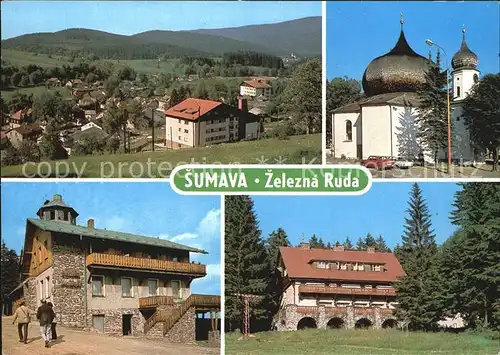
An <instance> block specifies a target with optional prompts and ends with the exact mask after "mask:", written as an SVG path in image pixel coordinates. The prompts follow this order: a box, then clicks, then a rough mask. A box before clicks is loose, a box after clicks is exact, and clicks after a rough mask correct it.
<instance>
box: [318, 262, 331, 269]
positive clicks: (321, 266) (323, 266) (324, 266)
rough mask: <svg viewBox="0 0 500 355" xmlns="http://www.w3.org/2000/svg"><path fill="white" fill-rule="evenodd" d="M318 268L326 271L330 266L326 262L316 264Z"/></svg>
mask: <svg viewBox="0 0 500 355" xmlns="http://www.w3.org/2000/svg"><path fill="white" fill-rule="evenodd" d="M316 267H317V268H318V269H326V268H327V267H328V264H327V263H326V262H324V261H318V262H317V263H316Z"/></svg>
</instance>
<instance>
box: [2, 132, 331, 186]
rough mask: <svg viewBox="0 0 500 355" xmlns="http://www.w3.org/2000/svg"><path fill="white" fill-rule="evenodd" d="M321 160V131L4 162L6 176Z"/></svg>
mask: <svg viewBox="0 0 500 355" xmlns="http://www.w3.org/2000/svg"><path fill="white" fill-rule="evenodd" d="M218 163H223V164H230V163H232V164H238V163H240V164H259V163H260V164H280V163H281V164H302V163H305V164H321V134H314V135H302V136H292V137H290V138H289V139H287V140H280V139H277V138H270V139H262V140H258V141H248V142H245V141H243V142H235V143H227V144H219V145H214V146H208V147H201V148H188V149H180V150H163V151H155V152H142V153H135V154H103V155H88V156H70V158H69V159H65V160H58V161H47V162H40V163H29V164H27V165H26V166H25V167H24V169H23V165H15V166H3V167H2V173H1V176H2V177H18V178H20V177H88V178H100V177H103V178H150V177H153V178H155V177H168V175H169V174H170V171H171V170H172V169H173V168H174V167H176V166H177V165H182V164H218Z"/></svg>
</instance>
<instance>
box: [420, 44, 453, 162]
mask: <svg viewBox="0 0 500 355" xmlns="http://www.w3.org/2000/svg"><path fill="white" fill-rule="evenodd" d="M425 77H426V81H425V83H424V85H423V86H422V88H421V89H420V90H419V91H418V93H417V94H418V99H419V101H420V107H419V109H418V111H419V116H418V118H417V120H416V121H417V124H418V125H419V126H420V130H419V131H418V133H417V139H419V140H420V142H421V143H423V145H424V146H425V147H426V148H427V149H429V150H430V151H431V152H432V154H433V157H434V163H435V164H436V165H437V163H438V152H439V150H440V149H444V148H446V147H447V145H448V124H447V122H448V113H447V103H446V90H447V88H446V72H441V68H440V53H439V51H438V54H437V58H436V63H433V62H430V63H429V67H428V69H427V72H426V76H425ZM448 168H449V167H448Z"/></svg>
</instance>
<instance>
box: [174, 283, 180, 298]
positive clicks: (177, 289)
mask: <svg viewBox="0 0 500 355" xmlns="http://www.w3.org/2000/svg"><path fill="white" fill-rule="evenodd" d="M172 296H173V297H174V299H179V298H181V282H180V281H172Z"/></svg>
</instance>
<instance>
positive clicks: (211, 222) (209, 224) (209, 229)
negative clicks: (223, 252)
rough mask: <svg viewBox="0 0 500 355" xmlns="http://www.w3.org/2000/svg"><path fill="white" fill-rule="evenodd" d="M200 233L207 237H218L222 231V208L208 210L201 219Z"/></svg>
mask: <svg viewBox="0 0 500 355" xmlns="http://www.w3.org/2000/svg"><path fill="white" fill-rule="evenodd" d="M197 231H198V233H199V234H201V235H205V236H207V237H210V238H212V237H217V236H219V233H220V209H213V210H210V211H208V213H207V214H206V216H205V217H203V219H202V220H201V222H200V224H199V225H198V229H197Z"/></svg>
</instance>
